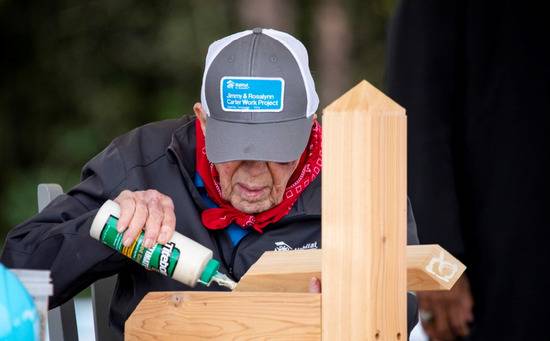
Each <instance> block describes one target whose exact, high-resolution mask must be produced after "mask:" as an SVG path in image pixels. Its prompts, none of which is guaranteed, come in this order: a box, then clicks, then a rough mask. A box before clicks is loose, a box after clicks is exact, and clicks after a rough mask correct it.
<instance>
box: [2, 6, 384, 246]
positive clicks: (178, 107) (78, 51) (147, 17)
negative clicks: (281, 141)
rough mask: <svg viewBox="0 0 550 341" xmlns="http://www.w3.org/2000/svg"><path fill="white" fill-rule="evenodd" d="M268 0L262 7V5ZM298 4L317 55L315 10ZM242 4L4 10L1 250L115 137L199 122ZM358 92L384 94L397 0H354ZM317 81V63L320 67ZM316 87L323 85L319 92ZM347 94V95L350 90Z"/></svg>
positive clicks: (302, 30)
mask: <svg viewBox="0 0 550 341" xmlns="http://www.w3.org/2000/svg"><path fill="white" fill-rule="evenodd" d="M258 1H261V0H258ZM319 3H321V1H313V0H309V1H292V2H291V4H292V6H293V10H294V11H295V18H296V23H295V32H293V33H294V34H295V35H296V36H297V37H298V38H299V39H301V40H302V41H303V42H304V44H305V45H306V47H308V48H309V49H310V54H312V53H313V52H312V46H311V44H310V43H311V41H312V37H314V35H315V34H316V32H315V25H314V18H313V16H314V15H315V7H316V6H318V5H319ZM238 5H239V2H236V1H211V0H203V1H132V0H117V1H108V0H97V1H72V0H64V1H62V0H51V1H24V0H11V1H10V0H2V1H0V36H1V37H2V42H3V51H4V52H3V53H2V54H1V56H0V60H1V62H0V63H1V64H0V68H1V72H2V77H1V84H2V90H1V91H0V145H1V146H2V153H1V154H0V162H1V164H2V167H1V169H0V242H1V243H2V244H3V240H4V238H5V234H6V233H7V231H8V230H9V229H11V228H12V227H13V226H15V225H16V224H18V223H20V222H22V221H23V220H25V219H27V218H29V217H30V216H32V215H33V214H34V213H35V212H36V206H37V205H36V186H37V184H38V183H41V182H42V183H44V182H45V183H49V182H54V183H59V184H61V185H62V186H63V188H64V189H65V190H68V189H69V188H71V187H72V186H74V185H75V184H76V183H77V182H78V181H79V173H80V169H81V168H82V166H83V165H84V163H85V162H86V161H87V160H89V159H90V158H91V157H92V156H93V155H95V154H97V153H98V152H99V151H101V150H102V149H103V148H104V147H105V146H106V145H107V144H108V143H109V142H110V141H111V140H112V139H113V138H114V137H115V136H117V135H120V134H122V133H124V132H126V131H128V130H130V129H132V128H134V127H136V126H139V125H142V124H144V123H146V122H150V121H155V120H162V119H167V118H175V117H178V116H180V115H185V114H189V113H190V112H191V106H192V104H193V103H194V102H196V101H198V99H199V97H200V96H199V91H200V83H201V77H202V68H203V62H204V57H205V55H206V51H207V49H208V45H209V44H210V43H211V42H212V41H214V40H216V39H218V38H220V37H223V36H225V35H227V34H230V33H233V32H237V31H240V30H243V29H246V28H249V27H245V26H244V25H243V24H242V23H241V22H240V21H239V16H238ZM341 5H342V6H343V7H344V8H345V10H346V13H347V15H348V20H349V28H350V29H349V34H350V35H351V37H352V41H353V46H352V50H351V58H350V60H349V63H350V64H351V65H350V70H352V71H351V78H352V79H350V84H349V85H350V86H351V85H352V84H354V83H356V82H357V81H359V80H360V79H362V78H367V79H369V81H371V82H372V83H374V84H376V85H378V86H380V85H381V83H382V77H383V74H382V71H383V60H384V48H385V46H384V42H385V35H386V33H385V31H386V23H387V20H388V17H389V15H390V13H391V10H392V8H393V1H392V0H371V1H364V0H345V1H342V2H341ZM311 61H312V63H313V64H312V65H311V68H312V70H313V74H314V76H315V74H316V66H315V64H314V58H311ZM317 86H318V87H322V86H323V84H319V83H317ZM344 90H347V89H342V91H344Z"/></svg>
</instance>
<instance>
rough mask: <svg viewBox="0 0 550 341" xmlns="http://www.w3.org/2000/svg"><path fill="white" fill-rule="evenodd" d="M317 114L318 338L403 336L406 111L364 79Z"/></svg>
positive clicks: (351, 338)
mask: <svg viewBox="0 0 550 341" xmlns="http://www.w3.org/2000/svg"><path fill="white" fill-rule="evenodd" d="M323 114H324V115H323V179H322V182H323V185H322V202H323V205H322V217H323V222H322V244H323V245H322V252H323V256H322V287H323V289H322V290H323V294H322V316H323V320H322V330H323V339H324V340H405V339H406V338H407V322H406V311H407V309H406V308H407V301H406V290H407V283H406V281H407V279H406V261H405V245H406V229H407V182H406V178H407V169H406V161H407V160H406V154H407V144H406V139H407V136H406V133H407V127H406V116H405V109H403V108H402V107H400V106H399V105H398V104H396V103H395V102H393V101H392V100H391V99H390V98H388V97H387V96H385V95H384V94H383V93H382V92H380V91H379V90H378V89H376V88H375V87H374V86H372V85H371V84H369V83H368V82H366V81H362V82H360V83H359V84H358V85H357V86H355V87H354V88H352V89H351V90H350V91H348V92H347V93H345V94H344V95H343V96H342V97H340V98H339V99H337V100H336V101H334V102H333V103H332V104H330V105H329V106H328V107H327V108H326V109H325V110H324V111H323Z"/></svg>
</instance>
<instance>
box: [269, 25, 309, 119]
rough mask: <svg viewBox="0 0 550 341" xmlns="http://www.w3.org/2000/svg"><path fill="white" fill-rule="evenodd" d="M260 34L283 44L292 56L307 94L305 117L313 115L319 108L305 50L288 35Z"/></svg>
mask: <svg viewBox="0 0 550 341" xmlns="http://www.w3.org/2000/svg"><path fill="white" fill-rule="evenodd" d="M262 33H265V34H266V35H268V36H270V37H271V38H273V39H276V40H277V41H279V42H280V43H281V44H283V45H284V46H285V47H286V48H287V49H288V50H289V51H290V52H291V53H292V55H293V56H294V58H295V59H296V62H297V63H298V66H299V67H300V72H301V73H302V78H303V79H304V83H305V87H306V94H307V113H306V114H307V117H308V118H309V117H311V115H313V114H315V112H316V111H317V108H318V107H319V96H318V95H317V91H315V82H314V81H313V77H312V76H311V71H310V70H309V59H308V55H307V50H306V48H305V46H304V44H302V43H301V42H300V41H299V40H298V39H296V38H294V37H293V36H291V35H290V34H288V33H285V32H281V31H277V30H274V29H263V30H262Z"/></svg>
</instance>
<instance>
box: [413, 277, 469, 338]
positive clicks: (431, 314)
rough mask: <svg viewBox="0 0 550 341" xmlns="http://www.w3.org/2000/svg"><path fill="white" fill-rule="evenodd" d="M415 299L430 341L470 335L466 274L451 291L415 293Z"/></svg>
mask: <svg viewBox="0 0 550 341" xmlns="http://www.w3.org/2000/svg"><path fill="white" fill-rule="evenodd" d="M417 297H418V305H419V310H420V317H421V318H420V320H421V321H422V327H424V330H425V331H426V333H427V334H428V336H429V337H430V340H434V341H452V340H454V339H455V338H456V337H458V336H466V335H468V334H469V333H470V330H469V328H468V323H469V322H472V321H473V313H472V307H473V299H472V295H471V293H470V284H469V282H468V278H467V277H466V274H463V275H462V277H460V278H459V279H458V281H457V282H456V283H455V285H454V286H453V288H452V289H451V290H450V291H424V292H418V293H417ZM423 316H424V317H423Z"/></svg>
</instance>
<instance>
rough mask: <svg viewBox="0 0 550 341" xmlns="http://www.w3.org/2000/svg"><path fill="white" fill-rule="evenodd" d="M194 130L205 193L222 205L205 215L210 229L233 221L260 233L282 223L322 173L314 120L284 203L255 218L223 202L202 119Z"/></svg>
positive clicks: (227, 224) (215, 228)
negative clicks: (280, 221) (206, 144)
mask: <svg viewBox="0 0 550 341" xmlns="http://www.w3.org/2000/svg"><path fill="white" fill-rule="evenodd" d="M195 130H196V135H197V148H196V150H197V152H196V158H197V160H196V163H197V172H198V173H199V175H200V177H201V178H202V180H203V182H204V187H205V188H206V193H207V194H208V196H209V197H210V199H212V200H213V201H214V202H215V203H216V205H218V206H219V207H218V208H209V209H206V210H204V211H203V212H202V223H203V225H204V226H206V227H207V228H208V229H212V230H219V229H224V228H226V227H227V226H229V224H231V223H233V222H234V223H236V224H237V225H239V226H241V227H243V228H247V227H252V228H253V229H254V230H256V231H258V232H260V233H261V232H262V230H263V228H264V227H265V226H267V225H269V224H273V223H275V222H277V221H279V220H280V219H281V218H282V217H284V216H285V215H287V214H288V212H289V211H290V209H291V208H292V206H293V205H294V203H295V202H296V200H298V197H299V196H300V193H301V192H302V191H303V190H305V188H306V187H307V186H308V185H309V184H310V183H312V182H313V180H314V179H315V178H316V177H317V175H319V173H320V172H321V164H322V161H321V160H322V159H321V135H322V134H321V126H320V125H319V123H318V122H317V121H316V120H314V121H313V127H312V129H311V134H310V136H309V141H308V144H307V146H306V149H305V150H304V153H303V154H302V156H301V158H300V162H299V163H298V166H297V167H296V170H295V171H294V173H293V174H292V176H291V177H290V180H289V181H288V183H289V184H290V185H289V186H288V187H287V188H286V190H285V193H284V195H283V201H281V203H280V204H279V205H277V206H275V207H273V208H271V209H269V210H267V211H264V212H260V213H258V214H255V215H252V214H247V213H244V212H241V211H239V210H237V209H236V208H234V207H233V206H232V205H231V203H229V202H227V201H225V200H223V199H222V197H221V189H220V184H219V175H218V172H217V171H216V167H214V164H213V163H211V162H210V161H208V158H207V156H206V147H205V141H204V135H203V133H202V129H201V126H200V122H199V120H197V121H196V124H195Z"/></svg>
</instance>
